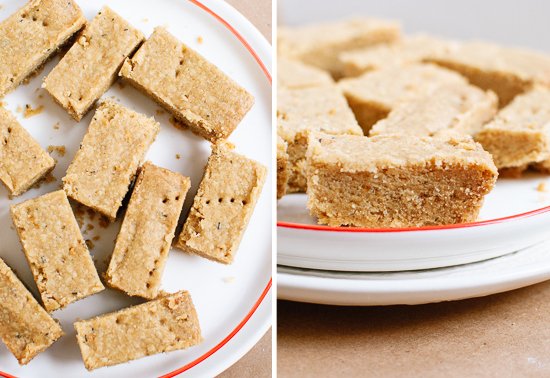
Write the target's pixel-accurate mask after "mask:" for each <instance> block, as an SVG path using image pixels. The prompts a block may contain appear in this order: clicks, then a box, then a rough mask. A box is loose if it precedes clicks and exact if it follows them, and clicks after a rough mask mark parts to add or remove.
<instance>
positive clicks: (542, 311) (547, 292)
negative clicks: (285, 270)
mask: <svg viewBox="0 0 550 378" xmlns="http://www.w3.org/2000/svg"><path fill="white" fill-rule="evenodd" d="M277 350H278V365H277V366H278V375H279V376H280V377H327V376H330V377H334V376H344V377H356V376H367V377H400V378H405V377H423V378H427V377H445V378H450V377H499V378H500V377H550V281H549V282H545V283H542V284H538V285H535V286H531V287H528V288H524V289H520V290H516V291H512V292H509V293H503V294H498V295H493V296H489V297H485V298H477V299H469V300H464V301H458V302H446V303H440V304H430V305H422V306H390V307H332V306H320V305H311V304H301V303H292V302H286V301H279V303H278V347H277Z"/></svg>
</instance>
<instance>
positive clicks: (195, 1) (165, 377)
mask: <svg viewBox="0 0 550 378" xmlns="http://www.w3.org/2000/svg"><path fill="white" fill-rule="evenodd" d="M188 1H189V2H191V3H192V4H195V5H197V6H198V7H199V8H201V9H202V10H204V11H205V12H207V13H209V14H210V15H211V16H213V17H214V18H215V19H216V20H218V21H219V22H221V23H222V24H223V25H224V26H225V27H226V28H227V29H229V31H230V32H231V33H232V34H233V35H234V36H235V37H236V38H237V39H238V40H239V41H240V42H241V43H242V44H243V46H244V47H245V48H246V49H247V50H248V52H249V53H250V54H251V55H252V57H253V58H254V60H255V61H256V62H257V63H258V65H259V66H260V68H261V70H262V72H263V73H264V74H265V76H266V77H267V79H268V80H269V83H270V84H271V74H270V73H269V71H268V69H267V67H266V66H265V64H264V63H263V62H262V60H261V59H260V57H259V56H258V54H257V53H256V51H254V49H253V48H252V47H251V46H250V44H249V43H248V42H247V41H246V40H245V39H244V37H243V36H242V35H241V34H240V33H239V32H238V31H237V30H236V29H235V28H234V27H233V26H231V24H229V22H227V21H226V20H225V19H223V18H222V17H221V16H220V15H218V14H217V13H216V12H214V11H213V10H212V9H210V8H208V7H207V6H206V5H204V4H203V3H201V2H200V1H199V0H188ZM271 284H272V278H269V282H268V283H267V285H266V286H265V288H264V290H263V291H262V294H261V295H260V297H259V298H258V300H257V301H256V303H254V305H253V306H252V308H251V309H250V311H249V312H248V313H247V314H246V316H245V317H244V319H243V320H242V321H241V322H240V323H239V324H237V326H236V327H235V328H234V329H233V330H232V331H231V332H230V333H229V334H228V335H227V336H226V337H225V338H224V339H223V340H221V341H220V342H219V343H218V344H216V346H214V347H213V348H212V349H210V350H209V351H208V352H206V353H205V354H203V355H202V356H200V357H199V358H196V359H195V360H193V361H191V362H189V363H188V364H187V365H185V366H182V367H181V368H179V369H176V370H174V371H172V372H170V373H167V374H165V375H163V376H162V377H161V378H171V377H175V376H176V375H179V374H181V373H183V372H185V371H188V370H189V369H191V368H193V367H195V366H197V365H198V364H200V363H201V362H203V361H204V360H206V359H207V358H208V357H210V356H212V355H213V354H214V353H216V352H217V351H218V350H220V349H221V348H222V347H223V346H224V345H226V344H227V343H228V342H229V341H230V340H231V339H232V338H233V337H234V336H235V335H236V334H237V333H239V331H240V330H241V329H242V328H243V327H244V326H245V325H246V323H247V322H248V321H249V320H250V318H251V317H252V315H254V313H255V312H256V310H257V309H258V307H260V304H262V302H263V300H264V299H265V297H266V296H267V294H268V293H269V290H270V289H271ZM0 377H4V378H17V377H15V376H13V375H11V374H8V373H4V372H2V371H0Z"/></svg>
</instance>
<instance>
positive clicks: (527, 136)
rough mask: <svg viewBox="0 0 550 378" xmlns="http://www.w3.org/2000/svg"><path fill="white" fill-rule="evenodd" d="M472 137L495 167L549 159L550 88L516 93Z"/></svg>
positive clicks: (520, 164)
mask: <svg viewBox="0 0 550 378" xmlns="http://www.w3.org/2000/svg"><path fill="white" fill-rule="evenodd" d="M475 138H476V140H477V141H478V142H479V143H481V145H482V146H483V148H485V149H486V150H487V151H489V152H490V153H491V155H493V159H494V161H495V164H496V166H497V167H498V168H499V169H501V168H515V167H522V166H525V165H527V164H531V163H538V162H543V161H545V160H547V159H550V88H546V87H542V86H537V87H535V88H534V89H532V90H530V91H528V92H526V93H524V94H521V95H519V96H517V97H516V98H515V99H514V100H512V102H511V103H510V104H508V105H507V106H506V107H505V108H503V109H502V110H501V111H500V112H499V113H498V114H497V116H496V117H495V119H494V120H493V121H492V122H490V123H488V124H487V125H485V126H484V127H483V129H482V130H481V131H480V132H479V133H478V134H477V135H476V137H475Z"/></svg>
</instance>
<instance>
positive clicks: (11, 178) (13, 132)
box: [0, 106, 55, 196]
mask: <svg viewBox="0 0 550 378" xmlns="http://www.w3.org/2000/svg"><path fill="white" fill-rule="evenodd" d="M0 138H1V139H0V181H2V182H3V183H4V185H5V186H6V187H7V188H8V190H9V191H10V193H11V195H12V196H18V195H20V194H23V193H24V192H26V191H27V190H28V189H29V188H30V187H31V186H32V185H34V184H35V183H36V182H38V180H40V179H41V178H43V177H44V176H45V175H46V174H47V173H48V172H50V171H51V170H52V169H53V168H54V166H55V161H54V160H53V159H52V157H51V156H50V155H48V153H47V152H46V151H44V149H43V148H42V147H40V145H39V144H38V142H36V140H34V139H33V137H32V136H31V135H30V134H29V133H28V132H27V130H25V129H24V128H23V127H22V126H21V125H20V124H19V122H17V120H16V119H15V117H14V116H13V115H12V114H11V113H10V112H9V111H7V110H6V109H5V108H3V107H1V106H0Z"/></svg>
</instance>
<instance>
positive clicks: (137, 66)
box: [119, 27, 254, 141]
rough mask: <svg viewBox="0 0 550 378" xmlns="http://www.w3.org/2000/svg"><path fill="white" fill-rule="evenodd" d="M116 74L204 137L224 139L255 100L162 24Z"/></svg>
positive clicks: (210, 139)
mask: <svg viewBox="0 0 550 378" xmlns="http://www.w3.org/2000/svg"><path fill="white" fill-rule="evenodd" d="M119 75H120V76H122V77H123V78H125V79H126V80H128V81H129V82H130V83H131V84H132V85H134V86H135V87H136V88H138V89H140V90H141V91H143V92H144V93H145V94H147V95H149V96H150V97H152V98H153V99H154V100H155V101H157V102H158V103H159V104H160V105H161V106H163V107H165V108H166V109H167V110H168V111H169V112H171V113H172V115H173V116H174V117H176V118H177V119H178V120H180V121H181V122H183V124H184V125H186V126H188V127H189V128H190V129H191V130H192V131H193V132H195V133H196V134H198V135H200V136H202V137H203V138H205V139H208V140H209V141H216V140H218V139H221V138H227V137H229V135H230V134H231V133H232V132H233V130H235V128H236V127H237V125H238V124H239V123H240V122H241V120H242V119H243V117H244V116H245V115H246V113H247V112H248V111H249V110H250V108H251V107H252V105H253V104H254V97H252V95H251V94H250V93H248V92H247V91H246V90H245V89H244V88H242V87H241V86H239V85H238V84H237V83H235V82H234V81H233V80H232V79H230V78H229V77H228V76H227V75H225V74H224V73H223V72H222V71H220V70H219V69H218V68H217V67H216V66H214V65H213V64H212V63H210V62H208V61H207V60H206V59H204V58H203V57H202V56H201V55H199V54H198V53H197V52H195V51H193V50H192V49H190V48H189V47H187V46H185V45H184V44H183V43H181V42H180V41H178V40H177V39H176V38H175V37H174V36H172V35H171V34H170V33H168V32H167V31H166V29H164V28H162V27H157V28H155V31H154V32H153V34H152V35H151V37H149V39H148V40H147V41H146V42H145V43H144V44H143V45H142V46H141V47H140V49H139V50H138V51H137V52H136V54H135V55H134V56H133V57H132V58H128V59H126V61H125V62H124V65H123V66H122V69H121V70H120V74H119Z"/></svg>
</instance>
